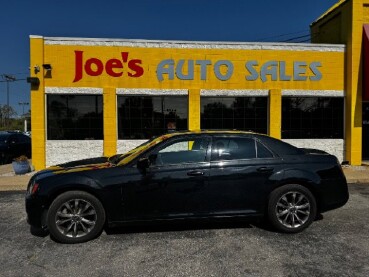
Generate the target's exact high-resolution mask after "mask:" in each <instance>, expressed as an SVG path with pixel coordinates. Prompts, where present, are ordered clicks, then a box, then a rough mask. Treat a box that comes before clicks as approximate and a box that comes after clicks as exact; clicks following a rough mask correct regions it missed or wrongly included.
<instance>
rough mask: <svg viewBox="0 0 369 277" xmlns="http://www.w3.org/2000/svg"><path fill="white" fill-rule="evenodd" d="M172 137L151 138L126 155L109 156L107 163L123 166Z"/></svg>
mask: <svg viewBox="0 0 369 277" xmlns="http://www.w3.org/2000/svg"><path fill="white" fill-rule="evenodd" d="M170 137H172V135H170V134H169V135H168V134H167V135H163V136H160V137H157V138H152V139H150V140H148V141H146V142H144V143H142V144H140V145H139V146H137V147H136V148H134V149H132V150H130V151H128V152H127V153H124V154H118V155H114V156H111V157H110V158H109V162H111V163H113V164H116V165H124V164H127V163H129V162H130V161H132V160H133V159H135V158H136V157H137V156H138V155H139V154H141V153H143V152H144V151H146V150H147V149H149V148H151V147H152V146H154V145H156V144H158V143H159V142H162V141H164V140H166V139H168V138H170Z"/></svg>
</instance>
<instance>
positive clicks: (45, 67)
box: [42, 63, 53, 71]
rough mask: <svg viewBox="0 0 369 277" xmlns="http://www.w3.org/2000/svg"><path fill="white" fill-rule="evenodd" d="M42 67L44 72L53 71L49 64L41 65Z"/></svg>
mask: <svg viewBox="0 0 369 277" xmlns="http://www.w3.org/2000/svg"><path fill="white" fill-rule="evenodd" d="M42 67H43V68H44V69H45V70H46V71H51V69H53V68H52V67H51V64H49V63H45V64H43V65H42Z"/></svg>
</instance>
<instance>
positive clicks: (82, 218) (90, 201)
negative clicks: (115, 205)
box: [47, 191, 105, 243]
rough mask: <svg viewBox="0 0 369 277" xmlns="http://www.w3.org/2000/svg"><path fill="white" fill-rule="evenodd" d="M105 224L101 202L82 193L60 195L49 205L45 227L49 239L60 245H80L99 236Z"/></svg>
mask: <svg viewBox="0 0 369 277" xmlns="http://www.w3.org/2000/svg"><path fill="white" fill-rule="evenodd" d="M104 224H105V211H104V208H103V206H102V204H101V202H100V201H99V200H98V199H97V198H96V197H95V196H93V195H91V194H90V193H87V192H84V191H68V192H65V193H63V194H60V195H59V196H58V197H57V198H56V199H55V200H54V201H53V202H52V203H51V205H50V208H49V211H48V213H47V226H48V229H49V232H50V235H51V237H52V238H53V239H54V240H56V241H59V242H62V243H81V242H86V241H89V240H91V239H94V238H96V237H97V236H99V235H100V234H101V232H102V230H103V227H104Z"/></svg>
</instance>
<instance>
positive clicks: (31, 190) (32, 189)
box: [28, 180, 39, 195]
mask: <svg viewBox="0 0 369 277" xmlns="http://www.w3.org/2000/svg"><path fill="white" fill-rule="evenodd" d="M38 186H39V184H38V183H36V182H35V181H34V180H33V181H32V183H31V185H30V186H29V187H28V194H31V195H32V194H35V193H36V191H37V190H38Z"/></svg>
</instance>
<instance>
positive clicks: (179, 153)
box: [122, 136, 210, 220]
mask: <svg viewBox="0 0 369 277" xmlns="http://www.w3.org/2000/svg"><path fill="white" fill-rule="evenodd" d="M209 144H210V138H209V137H206V136H188V137H184V138H183V137H182V138H177V139H176V138H173V139H170V140H169V141H167V142H165V143H163V145H160V146H159V147H157V148H156V149H155V150H153V151H151V152H148V153H147V154H145V155H144V158H149V159H150V160H151V164H150V166H149V167H148V168H146V169H144V170H140V169H139V168H132V169H131V171H132V173H133V174H132V175H131V176H130V177H129V179H127V180H129V181H127V182H126V183H124V184H123V186H122V192H123V206H124V220H146V219H170V218H181V217H188V216H194V215H196V213H197V211H196V210H195V209H194V206H195V205H193V200H194V199H197V197H194V196H195V195H197V194H199V193H201V192H202V191H203V190H205V188H206V186H207V182H208V177H209V170H210V162H209V154H210V153H208V146H209Z"/></svg>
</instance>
